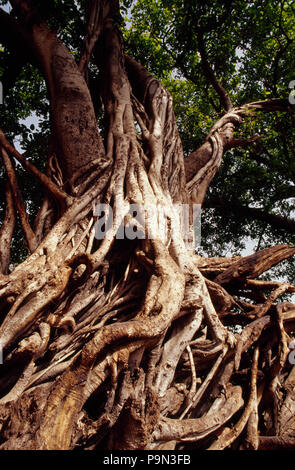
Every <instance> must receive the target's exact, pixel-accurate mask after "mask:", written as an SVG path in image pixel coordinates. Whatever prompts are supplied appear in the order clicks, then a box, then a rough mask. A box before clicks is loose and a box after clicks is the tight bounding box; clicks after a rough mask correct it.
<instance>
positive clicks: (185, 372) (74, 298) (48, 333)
mask: <svg viewBox="0 0 295 470" xmlns="http://www.w3.org/2000/svg"><path fill="white" fill-rule="evenodd" d="M11 3H12V4H13V6H14V7H15V8H16V9H17V14H18V21H19V23H20V24H21V26H22V32H21V33H20V34H22V35H23V36H22V39H23V40H25V41H26V42H27V44H28V46H29V47H30V50H31V51H32V54H33V55H34V58H35V60H36V62H37V63H38V64H39V65H40V69H41V70H42V71H43V74H44V77H45V80H46V83H47V86H48V91H49V96H50V104H51V122H52V148H53V153H52V155H51V156H50V160H49V168H50V171H49V173H48V175H47V176H46V175H43V174H41V173H40V172H38V170H37V169H36V168H35V167H33V165H32V164H30V163H29V162H26V161H25V159H24V157H23V156H22V155H20V154H19V153H18V152H17V151H16V150H15V149H14V148H13V147H12V145H11V144H10V143H9V142H8V141H7V140H6V138H5V136H4V134H3V133H1V136H0V137H1V139H0V143H1V151H2V158H3V162H4V165H5V168H6V171H7V180H8V189H7V210H6V215H5V220H4V223H3V226H2V231H1V234H0V235H1V238H0V239H1V243H2V244H3V246H2V252H1V257H0V260H1V267H2V275H1V278H0V296H1V311H2V315H1V326H0V338H1V345H2V347H3V350H4V363H3V365H1V368H0V397H1V399H0V432H1V440H0V448H1V449H112V450H114V449H178V448H181V449H184V448H201V449H207V448H210V449H211V448H212V449H224V448H227V447H230V446H232V445H233V444H235V445H237V446H240V447H241V448H254V449H257V448H267V446H269V445H270V443H271V442H275V445H276V446H278V447H279V446H280V445H281V444H282V446H283V447H286V446H287V447H288V443H289V441H290V442H291V441H292V442H293V440H294V425H292V422H291V421H292V418H291V416H292V414H293V408H294V396H293V395H294V393H293V388H292V387H291V384H292V380H293V376H294V369H293V368H292V366H291V363H290V361H288V347H287V345H288V341H289V336H288V334H289V333H290V332H292V330H293V328H294V321H295V306H293V305H292V304H286V303H277V304H275V303H274V302H275V301H276V299H277V298H278V297H279V295H281V294H282V293H284V292H294V291H295V287H294V286H291V285H289V284H279V283H276V282H274V283H270V282H264V281H261V280H255V278H256V277H257V276H259V275H260V274H261V273H262V272H264V271H266V270H268V269H269V268H270V267H271V266H273V265H274V264H277V263H278V262H280V261H282V260H283V259H286V258H288V257H290V256H292V255H293V254H294V253H295V248H294V247H289V246H279V247H273V248H270V249H268V250H263V251H262V252H260V253H257V254H255V255H253V256H252V257H246V258H242V259H240V258H239V259H232V258H228V259H225V258H212V259H205V258H201V257H200V256H196V255H195V254H194V250H192V248H191V244H189V243H188V241H189V239H190V237H191V236H192V232H193V228H192V222H193V219H192V216H193V207H192V204H193V202H197V203H201V202H202V201H203V198H204V195H205V192H206V189H207V187H208V185H209V183H210V182H211V180H212V178H213V176H214V174H215V173H216V171H217V170H218V167H219V165H220V162H221V158H222V154H223V151H224V149H225V148H226V146H228V145H229V141H230V140H231V139H233V130H234V128H235V126H236V125H237V124H239V123H240V121H241V119H242V116H243V113H245V110H246V108H247V107H241V108H234V109H233V108H231V107H229V109H228V112H227V114H226V115H225V116H224V117H223V118H222V119H220V121H218V123H217V124H216V126H214V128H213V129H212V130H211V132H210V135H209V136H208V139H207V141H206V143H205V144H204V146H203V147H201V148H200V149H199V153H198V152H197V153H195V154H194V156H193V159H191V160H190V161H189V163H188V164H187V165H186V166H187V168H189V172H190V174H189V175H188V174H186V173H185V165H184V156H183V151H182V145H181V140H180V137H179V134H178V130H177V124H176V119H175V116H174V112H173V105H172V99H171V96H170V95H169V93H168V92H167V91H166V90H165V88H164V87H163V86H162V85H161V84H160V83H159V81H158V80H157V79H155V78H154V77H152V76H151V75H150V74H149V73H148V72H147V71H146V70H145V69H144V67H142V66H141V65H140V64H138V63H137V62H136V61H135V60H133V59H132V58H130V57H128V56H125V55H124V49H123V42H122V38H121V36H120V33H119V31H118V30H117V27H116V25H115V20H114V18H115V15H116V12H117V9H118V5H117V2H116V1H115V0H112V1H110V2H108V3H107V2H104V1H101V2H99V1H97V2H96V1H93V2H89V4H90V8H93V9H94V8H96V12H98V11H100V13H99V14H96V15H94V14H91V11H90V13H89V18H92V20H93V18H94V17H95V18H96V20H97V22H96V25H95V26H93V23H91V24H92V26H91V27H90V26H89V28H88V33H87V34H88V37H86V39H85V42H84V45H85V50H84V52H83V53H82V55H81V59H80V64H78V65H77V64H76V63H75V61H74V59H73V57H72V56H71V54H70V52H69V51H68V50H67V48H66V47H65V46H64V45H63V44H62V43H61V41H60V40H59V39H57V37H56V35H55V33H53V32H52V31H50V30H49V28H48V27H47V25H46V24H45V22H44V21H43V20H42V19H40V17H39V14H38V12H35V11H34V10H33V8H32V6H31V2H29V1H25V0H14V1H12V2H11ZM92 13H93V11H92ZM91 28H92V29H91ZM98 36H99V37H100V43H99V44H100V45H99V46H98V45H97V46H94V44H95V42H96V39H97V37H98ZM93 38H94V39H93ZM92 49H93V54H94V57H95V59H96V61H97V65H98V66H99V67H100V70H101V72H102V75H103V92H102V100H103V104H104V111H105V121H106V126H107V129H106V130H107V132H106V137H105V140H104V143H103V141H102V139H101V137H100V136H99V133H98V130H97V125H96V118H95V113H94V107H93V103H92V102H91V98H90V93H89V90H88V87H87V83H86V81H85V78H87V63H88V61H89V58H90V56H91V53H92ZM262 103H264V102H262ZM249 106H250V105H249ZM263 106H264V104H261V103H258V104H257V103H253V104H252V108H255V109H261V108H263ZM265 106H266V105H265ZM271 106H272V103H270V105H269V104H268V105H267V106H266V108H267V109H266V111H272V110H276V109H277V108H278V109H280V106H279V104H278V103H277V102H275V103H273V108H271ZM269 108H271V109H269ZM202 148H203V150H202ZM12 157H15V158H17V159H19V161H20V163H22V165H23V166H24V167H25V168H26V169H27V170H28V171H29V172H31V174H32V175H33V176H34V177H36V178H37V179H38V180H39V182H41V184H43V186H44V187H45V188H46V198H45V200H44V201H43V202H42V204H40V210H39V213H38V216H37V219H36V223H35V226H34V231H33V234H31V231H32V229H31V227H30V226H29V224H28V220H27V218H26V213H25V206H24V204H21V202H20V201H21V200H20V196H19V191H18V188H17V182H16V178H15V174H14V171H13V166H12V165H11V164H10V163H11V159H12ZM196 160H197V161H196ZM192 162H195V164H196V165H195V174H193V166H192ZM187 180H188V181H187ZM12 200H13V201H14V203H13V202H12ZM17 202H18V203H17ZM132 204H133V205H135V206H131V205H132ZM181 204H182V205H184V207H186V206H185V205H189V207H190V214H189V216H190V217H189V218H190V225H189V230H188V233H187V232H183V230H182V229H181V227H182V225H181V224H182V221H181V213H179V212H177V211H176V210H175V208H176V206H177V205H181ZM130 206H131V209H130ZM14 207H15V209H14ZM132 208H133V209H134V210H133V213H132ZM156 208H157V210H158V211H162V212H160V215H161V214H162V216H163V217H162V219H161V220H162V221H163V220H165V221H166V222H167V224H166V226H165V227H164V230H163V228H161V226H160V224H157V223H156V219H155V217H154V216H155V213H156ZM49 209H51V212H50V210H49ZM15 210H17V211H18V213H19V216H20V218H21V217H22V219H21V220H23V223H22V226H23V229H24V232H25V236H26V239H27V241H28V244H29V243H30V244H29V247H30V251H31V254H30V256H29V257H28V258H27V259H26V260H25V261H24V262H23V263H21V264H20V265H18V266H17V267H16V268H15V269H14V270H13V271H12V272H8V265H9V263H8V260H7V256H5V254H4V251H3V250H7V246H9V242H10V241H11V237H12V232H13V229H14V224H15ZM52 210H54V217H52ZM102 212H104V218H105V219H103V214H102ZM107 215H109V216H111V215H113V220H114V223H113V224H108V221H107V220H106V218H107ZM164 216H165V217H164ZM103 222H105V223H103ZM106 227H108V231H107V233H105V236H99V235H101V233H104V230H103V229H105V228H106ZM30 230H31V231H30ZM5 253H6V251H5ZM269 290H270V291H271V293H270V294H269V295H268V297H266V296H265V293H266V292H267V291H269ZM246 299H247V300H246ZM288 417H290V419H287V418H288ZM290 420H291V421H290ZM293 421H294V420H293ZM290 423H291V424H290ZM292 436H293V437H292ZM292 439H293V440H292ZM192 446H193V447H192Z"/></svg>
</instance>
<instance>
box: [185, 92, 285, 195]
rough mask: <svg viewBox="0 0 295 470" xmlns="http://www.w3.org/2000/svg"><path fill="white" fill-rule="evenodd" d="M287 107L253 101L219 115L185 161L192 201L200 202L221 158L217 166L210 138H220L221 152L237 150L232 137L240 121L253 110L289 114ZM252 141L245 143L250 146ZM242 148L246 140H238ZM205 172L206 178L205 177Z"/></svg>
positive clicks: (276, 100)
mask: <svg viewBox="0 0 295 470" xmlns="http://www.w3.org/2000/svg"><path fill="white" fill-rule="evenodd" d="M289 109H290V106H289V102H288V100H282V99H279V98H273V99H270V100H264V101H255V102H253V103H248V104H245V105H243V106H240V107H236V108H233V109H231V110H230V111H229V112H227V113H226V114H225V115H224V116H222V117H221V118H220V119H219V120H218V121H217V122H216V123H215V124H214V126H213V127H212V128H211V129H210V131H209V133H208V136H207V138H206V141H205V142H204V143H203V144H202V146H201V147H199V148H198V149H197V150H196V151H194V152H192V153H191V154H190V155H189V156H188V157H186V158H185V160H184V165H185V172H186V181H187V187H188V188H189V190H190V192H191V197H192V200H193V202H195V203H202V202H203V199H204V197H205V193H206V190H207V188H208V186H209V184H210V182H211V181H212V179H213V177H214V175H215V174H216V172H217V170H218V168H219V166H220V163H221V158H220V159H219V161H218V162H217V163H216V162H215V161H214V160H216V158H215V157H214V148H213V144H212V138H214V136H215V137H216V135H217V133H218V136H219V139H218V140H219V148H220V152H221V153H224V151H226V150H228V149H230V148H232V147H236V146H237V145H238V142H239V141H237V139H236V138H235V137H234V130H235V129H236V128H237V127H238V125H239V124H240V123H241V122H242V120H243V118H244V117H246V116H249V115H251V114H252V113H253V112H256V111H263V112H273V111H285V112H286V111H289ZM252 142H253V138H251V139H249V140H248V143H249V144H250V143H252ZM240 143H241V144H242V146H244V145H245V144H246V142H245V140H244V139H243V140H240ZM207 169H210V171H209V172H208V171H207ZM204 172H206V175H205V177H204Z"/></svg>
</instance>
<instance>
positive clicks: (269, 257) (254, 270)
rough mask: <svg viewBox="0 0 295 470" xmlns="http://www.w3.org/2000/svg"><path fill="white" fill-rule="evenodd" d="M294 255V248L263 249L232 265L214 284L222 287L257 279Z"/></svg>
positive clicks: (285, 246) (287, 246)
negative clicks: (231, 283)
mask: <svg viewBox="0 0 295 470" xmlns="http://www.w3.org/2000/svg"><path fill="white" fill-rule="evenodd" d="M294 254H295V247H293V246H289V245H277V246H273V247H271V248H265V249H264V250H261V251H258V252H257V253H254V254H253V255H249V256H246V257H244V258H242V259H241V260H240V261H237V262H236V263H234V264H233V265H232V266H231V267H230V268H228V269H226V270H225V271H223V272H222V273H220V274H219V275H218V276H217V277H216V278H215V279H214V282H217V283H218V284H221V285H224V284H228V283H230V282H236V281H238V282H243V281H246V280H247V279H252V278H255V277H258V276H259V275H260V274H262V273H263V272H264V271H267V270H268V269H270V268H271V267H272V266H275V265H276V264H278V263H280V262H281V261H283V260H284V259H288V258H290V256H293V255H294Z"/></svg>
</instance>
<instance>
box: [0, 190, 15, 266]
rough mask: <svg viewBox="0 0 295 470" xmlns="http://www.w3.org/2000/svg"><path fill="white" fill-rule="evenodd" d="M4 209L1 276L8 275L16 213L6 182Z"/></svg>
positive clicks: (0, 251)
mask: <svg viewBox="0 0 295 470" xmlns="http://www.w3.org/2000/svg"><path fill="white" fill-rule="evenodd" d="M5 194H6V209H5V216H4V220H3V223H2V226H1V229H0V266H1V272H2V274H8V272H9V263H10V250H11V247H10V244H11V240H12V236H13V232H14V227H15V223H16V213H15V206H14V201H13V193H12V190H11V187H10V184H9V183H8V182H6V185H5Z"/></svg>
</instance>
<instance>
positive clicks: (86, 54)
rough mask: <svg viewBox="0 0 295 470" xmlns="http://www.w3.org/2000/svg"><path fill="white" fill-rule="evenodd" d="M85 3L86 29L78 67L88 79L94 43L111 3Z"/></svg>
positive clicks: (98, 1) (88, 0)
mask: <svg viewBox="0 0 295 470" xmlns="http://www.w3.org/2000/svg"><path fill="white" fill-rule="evenodd" d="M85 3H86V5H85V9H86V17H87V29H86V34H85V37H84V43H83V49H82V52H81V56H80V59H79V64H78V67H79V70H80V72H81V73H82V74H83V75H84V78H85V80H86V81H88V64H89V60H90V57H91V54H92V51H93V48H94V46H95V43H96V41H97V39H98V37H99V35H100V34H101V32H102V29H103V23H104V20H105V19H106V17H107V16H108V15H110V13H111V12H110V10H111V7H112V4H111V2H107V1H106V0H87V1H86V2H85Z"/></svg>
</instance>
